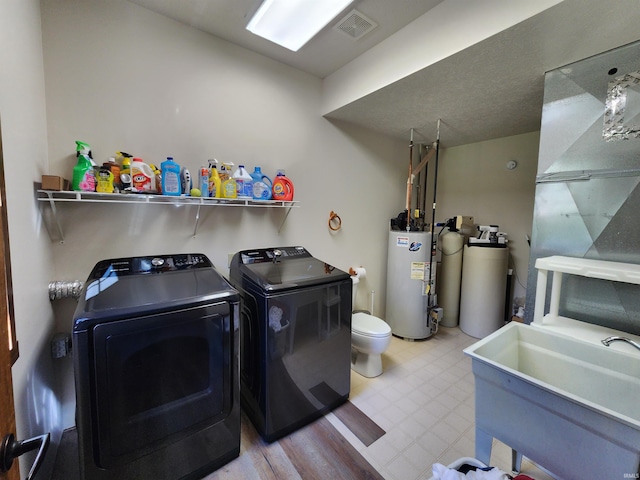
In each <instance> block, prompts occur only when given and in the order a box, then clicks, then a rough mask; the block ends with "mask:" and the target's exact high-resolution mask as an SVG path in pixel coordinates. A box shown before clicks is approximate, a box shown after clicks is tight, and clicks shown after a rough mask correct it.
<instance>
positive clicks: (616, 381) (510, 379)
mask: <svg viewBox="0 0 640 480" xmlns="http://www.w3.org/2000/svg"><path fill="white" fill-rule="evenodd" d="M577 323H582V322H577ZM583 325H584V324H583ZM589 329H590V330H591V332H590V334H591V336H594V333H593V328H592V327H590V328H589ZM565 330H566V331H572V329H571V328H565ZM596 330H597V328H596ZM576 331H577V330H576ZM610 331H611V330H609V329H607V332H605V331H604V330H603V331H602V332H599V333H596V334H595V336H598V337H599V338H605V337H606V336H608V333H609V332H610ZM614 332H615V331H614ZM617 333H621V332H617ZM577 337H578V338H577ZM579 337H580V335H578V334H576V335H574V336H570V335H566V334H562V333H557V332H554V331H550V329H549V328H546V327H545V326H544V325H542V326H540V325H535V324H532V325H524V324H520V323H513V322H512V323H510V324H508V325H507V326H505V327H503V328H501V329H500V330H498V331H496V332H494V333H493V334H491V335H489V336H488V337H485V338H484V339H482V340H481V341H479V342H477V343H475V344H474V345H471V346H470V347H468V348H467V349H465V351H464V352H465V354H467V355H469V356H470V357H471V358H472V367H473V373H474V376H475V382H476V385H475V389H476V457H477V458H478V459H479V460H480V461H482V462H484V463H487V464H488V463H489V460H490V455H491V441H492V439H493V438H494V437H495V438H498V439H499V440H501V441H502V442H504V443H506V444H507V445H509V446H511V448H512V449H513V450H514V453H515V452H517V453H515V455H514V469H519V462H520V459H521V455H522V454H524V455H526V456H527V457H529V458H530V459H532V460H533V461H535V462H536V463H539V464H540V465H541V466H543V467H545V468H546V469H548V470H549V471H550V472H552V473H553V474H554V475H556V476H557V477H558V478H566V479H572V478H581V479H589V478H593V479H603V478H638V477H637V476H636V475H637V473H638V466H639V464H640V351H635V350H634V349H633V348H632V347H631V346H629V345H627V347H629V352H626V351H620V350H613V349H611V348H609V347H605V346H604V345H602V344H599V342H598V343H594V342H591V341H586V340H582V339H580V338H579ZM636 352H637V353H636ZM625 475H626V476H625Z"/></svg>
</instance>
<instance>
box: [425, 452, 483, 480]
mask: <svg viewBox="0 0 640 480" xmlns="http://www.w3.org/2000/svg"><path fill="white" fill-rule="evenodd" d="M463 465H471V466H472V467H478V468H487V466H488V465H485V464H484V463H482V462H481V461H480V460H476V459H475V458H471V457H462V458H459V459H458V460H456V461H455V462H453V463H451V464H449V465H447V467H448V468H453V469H455V470H458V469H460V468H461V467H462V466H463ZM429 480H437V479H436V477H431V478H430V479H429Z"/></svg>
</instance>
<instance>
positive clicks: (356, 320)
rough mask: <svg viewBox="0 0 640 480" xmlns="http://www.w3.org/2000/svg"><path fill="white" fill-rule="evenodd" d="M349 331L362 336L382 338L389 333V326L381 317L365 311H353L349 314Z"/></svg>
mask: <svg viewBox="0 0 640 480" xmlns="http://www.w3.org/2000/svg"><path fill="white" fill-rule="evenodd" d="M351 331H352V332H353V333H356V334H358V335H362V336H364V337H373V338H382V337H388V336H390V335H391V327H390V326H389V324H388V323H387V322H385V321H384V320H382V319H381V318H378V317H374V316H373V315H369V314H367V313H362V312H358V313H354V314H353V315H352V316H351Z"/></svg>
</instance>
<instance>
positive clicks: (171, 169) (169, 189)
mask: <svg viewBox="0 0 640 480" xmlns="http://www.w3.org/2000/svg"><path fill="white" fill-rule="evenodd" d="M160 170H161V172H162V194H163V195H173V196H180V195H181V194H182V181H181V180H180V165H178V164H177V163H176V162H175V161H174V160H173V157H167V159H166V160H165V161H164V162H162V163H161V164H160Z"/></svg>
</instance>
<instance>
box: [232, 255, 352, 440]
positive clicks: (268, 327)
mask: <svg viewBox="0 0 640 480" xmlns="http://www.w3.org/2000/svg"><path fill="white" fill-rule="evenodd" d="M230 281H231V283H232V285H233V286H234V287H235V288H236V289H237V290H238V291H239V292H240V297H241V315H240V316H241V327H240V337H241V341H240V350H241V355H240V365H241V367H240V369H241V375H240V378H241V389H240V390H241V402H242V407H243V409H244V410H245V412H246V413H247V415H248V416H249V418H250V419H251V421H252V422H253V424H254V425H255V427H256V429H257V430H258V432H259V433H260V435H261V436H262V437H263V438H264V439H265V440H267V441H269V442H271V441H273V440H276V439H278V438H280V437H282V436H284V435H286V434H288V433H290V432H292V431H294V430H296V429H297V428H299V427H301V426H303V425H305V424H307V423H309V422H311V421H312V420H314V419H316V418H318V417H319V416H321V415H323V414H324V413H326V412H328V411H330V410H332V409H333V408H335V407H337V406H338V405H340V404H341V403H343V402H344V401H345V400H346V399H347V398H348V396H349V388H350V375H351V373H350V372H351V357H350V356H351V289H352V282H351V277H350V276H349V274H348V273H346V272H343V271H341V270H339V269H337V268H334V267H333V266H331V265H329V264H327V263H325V262H323V261H321V260H318V259H316V258H314V257H313V256H312V255H311V254H310V253H309V252H308V251H307V250H306V249H304V248H303V247H278V248H267V249H257V250H245V251H241V252H238V253H236V254H235V255H234V256H233V259H232V261H231V265H230Z"/></svg>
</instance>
